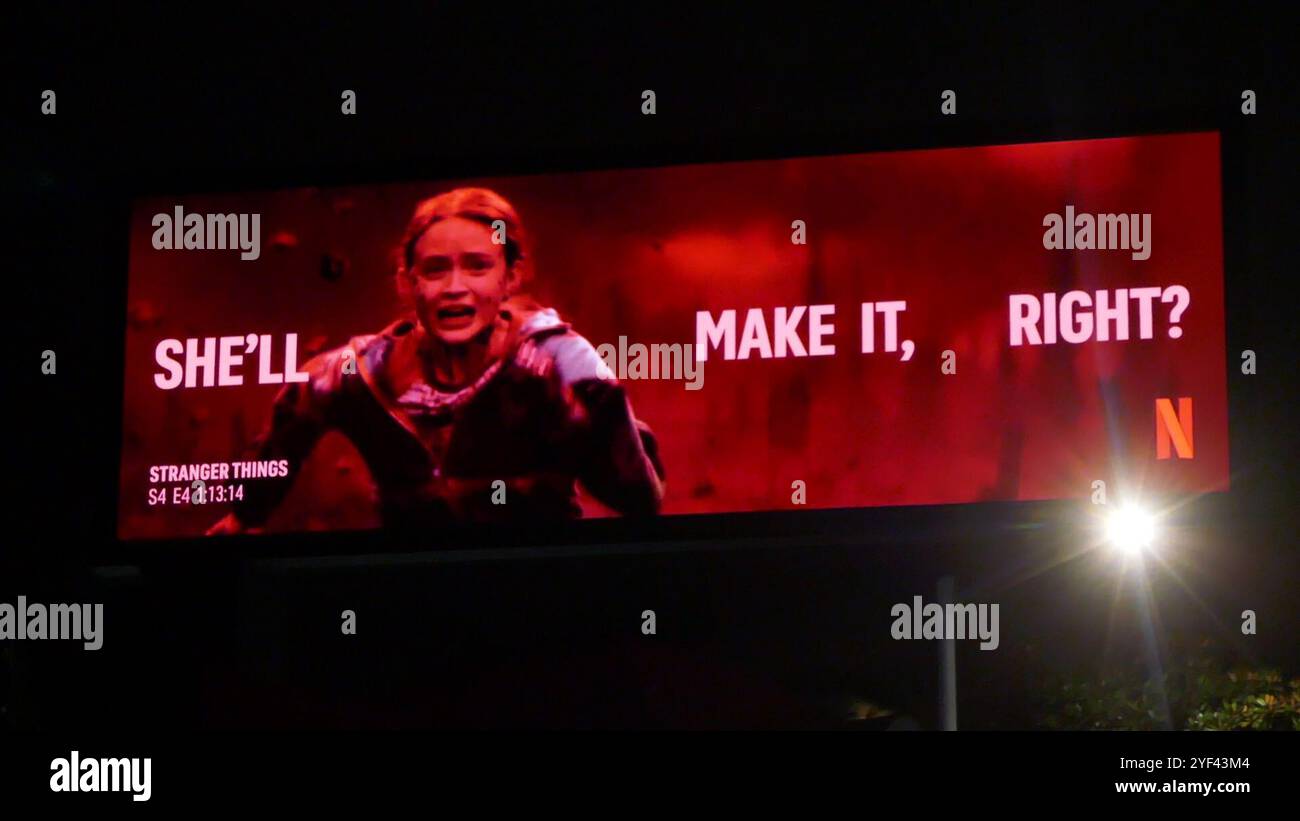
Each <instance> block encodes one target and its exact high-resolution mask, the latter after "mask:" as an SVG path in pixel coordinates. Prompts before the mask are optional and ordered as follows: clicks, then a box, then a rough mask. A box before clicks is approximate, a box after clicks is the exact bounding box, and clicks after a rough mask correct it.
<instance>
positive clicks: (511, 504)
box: [234, 302, 664, 527]
mask: <svg viewBox="0 0 1300 821" xmlns="http://www.w3.org/2000/svg"><path fill="white" fill-rule="evenodd" d="M503 308H504V309H503V311H502V318H501V319H500V320H499V321H498V327H497V328H496V329H494V333H493V335H492V344H491V347H492V349H493V350H494V351H496V352H497V354H498V356H497V359H496V362H495V364H494V365H493V366H492V367H490V368H489V369H488V371H487V372H485V373H484V374H483V376H482V377H481V378H480V379H479V381H478V382H476V383H475V384H474V385H471V386H469V387H468V388H465V389H464V390H461V391H457V392H451V391H448V392H440V391H438V390H437V389H436V388H433V387H430V386H428V385H426V384H424V383H423V382H419V383H417V384H416V385H414V386H411V387H410V388H409V389H406V390H402V389H401V388H400V387H395V386H394V385H393V384H392V380H391V379H390V375H391V374H392V373H394V372H396V371H398V370H399V368H400V367H402V366H403V365H406V366H409V365H410V362H411V359H410V357H412V356H415V355H416V350H417V347H418V344H419V338H420V337H421V331H420V329H419V328H418V326H417V325H416V323H415V321H414V320H404V321H399V322H395V323H393V324H392V325H390V326H389V327H388V328H385V329H384V330H383V331H381V332H380V333H378V334H374V335H370V336H362V337H356V338H353V339H352V340H351V341H350V342H349V343H348V344H347V345H345V346H343V347H341V348H338V349H335V350H332V351H329V352H327V353H324V354H321V355H319V356H317V357H315V358H314V359H312V360H311V361H309V362H308V363H307V364H306V366H305V367H304V370H305V371H306V373H307V374H308V375H309V379H308V381H306V382H299V383H293V384H290V385H286V386H285V388H284V389H283V390H281V391H280V393H279V395H278V396H277V397H276V400H275V404H274V407H273V410H272V417H271V422H270V425H269V426H268V428H267V429H266V431H265V432H264V433H263V434H262V436H261V437H259V439H258V440H257V442H256V443H255V445H254V453H253V455H252V457H251V458H255V459H264V460H272V459H283V460H286V461H287V462H288V464H289V475H288V477H287V478H282V479H280V478H277V479H257V480H251V481H250V482H249V483H248V486H247V487H246V489H245V495H244V499H243V500H242V501H240V502H237V503H236V504H235V506H234V512H235V515H236V517H237V518H238V519H239V520H240V522H241V523H242V524H243V525H244V526H246V527H256V526H260V525H261V524H262V523H263V522H265V520H266V519H267V517H268V516H269V515H270V513H271V511H272V510H273V509H274V508H275V506H276V505H277V504H279V502H280V501H281V500H282V499H283V498H284V496H285V494H286V493H287V492H288V490H289V487H290V485H291V484H292V481H293V478H294V476H295V475H296V474H297V472H298V469H299V467H300V466H301V464H302V462H303V460H304V459H305V458H306V457H307V456H308V454H310V452H311V450H312V448H313V446H314V445H315V444H316V442H317V440H318V439H319V438H320V437H321V436H322V435H323V434H324V433H325V432H326V431H328V430H337V431H339V432H341V433H343V434H344V435H345V436H346V437H347V438H348V439H349V440H351V442H352V444H353V445H354V446H356V448H357V450H358V451H360V453H361V455H362V457H363V458H364V459H365V461H366V464H367V466H368V467H369V469H370V473H371V475H372V476H373V478H374V481H375V485H376V490H377V496H378V501H379V507H380V513H381V516H382V518H383V521H384V525H385V526H399V527H400V526H413V527H425V526H436V525H438V524H445V523H448V522H466V521H469V522H473V521H492V520H513V521H521V522H532V521H545V520H556V519H568V518H576V517H579V516H581V509H580V507H579V505H578V501H577V494H576V490H575V487H574V482H575V480H576V481H581V482H582V484H583V487H584V488H586V489H587V490H588V491H589V492H590V493H591V495H593V496H594V497H596V498H597V499H599V500H600V501H601V502H602V503H604V504H605V505H607V506H608V507H610V508H613V509H614V510H615V511H618V512H619V513H623V514H627V515H648V514H654V513H657V512H658V510H659V506H660V503H661V501H662V499H663V484H662V482H663V477H664V470H663V466H662V465H661V464H660V462H659V459H658V453H657V447H656V443H655V438H654V435H653V434H652V433H651V432H650V429H649V428H648V427H647V426H646V425H644V424H643V423H641V422H639V421H637V420H636V419H635V418H634V416H633V414H632V409H631V405H630V404H629V402H628V399H627V396H626V393H625V391H624V388H623V387H622V386H621V385H620V384H619V383H618V381H617V380H616V379H615V378H614V376H613V374H611V373H609V371H608V369H607V368H605V367H604V366H603V363H601V361H600V359H599V357H598V356H597V355H596V353H595V351H594V349H592V347H591V345H590V343H588V342H587V341H586V340H585V339H583V338H582V337H581V336H579V335H578V334H576V333H574V332H573V331H572V330H571V329H570V327H569V326H568V325H567V324H565V323H563V322H561V321H560V320H559V317H558V316H557V315H556V314H555V312H554V311H550V310H541V309H539V308H537V307H536V306H535V305H531V304H530V303H527V302H516V303H509V302H508V303H506V304H505V306H503ZM399 393H400V394H401V395H398V394H399ZM497 480H501V481H502V482H504V483H505V485H504V489H505V496H504V498H505V504H494V503H493V496H494V490H495V491H497V493H496V494H495V495H496V497H497V500H498V501H499V500H500V498H501V494H500V492H499V491H500V489H501V487H502V486H501V485H495V484H494V483H495V482H496V481H497Z"/></svg>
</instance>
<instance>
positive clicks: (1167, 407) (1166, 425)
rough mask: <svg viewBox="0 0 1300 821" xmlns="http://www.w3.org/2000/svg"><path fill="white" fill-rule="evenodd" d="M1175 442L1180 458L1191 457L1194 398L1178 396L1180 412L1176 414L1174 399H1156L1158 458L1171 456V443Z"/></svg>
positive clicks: (1175, 448)
mask: <svg viewBox="0 0 1300 821" xmlns="http://www.w3.org/2000/svg"><path fill="white" fill-rule="evenodd" d="M1170 442H1172V443H1173V446H1174V450H1176V451H1178V458H1179V459H1191V458H1192V455H1193V449H1192V398H1191V397H1190V396H1180V397H1178V413H1177V415H1175V414H1174V402H1173V400H1172V399H1163V398H1161V399H1157V400H1156V458H1157V459H1168V458H1169V444H1170Z"/></svg>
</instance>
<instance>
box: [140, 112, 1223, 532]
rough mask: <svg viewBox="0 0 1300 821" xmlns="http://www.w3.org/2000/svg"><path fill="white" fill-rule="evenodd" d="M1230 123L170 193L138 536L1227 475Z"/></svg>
mask: <svg viewBox="0 0 1300 821" xmlns="http://www.w3.org/2000/svg"><path fill="white" fill-rule="evenodd" d="M1219 157H1220V141H1219V135H1218V134H1217V133H1214V132H1205V133H1188V134H1171V135H1159V136H1140V137H1122V138H1111V139H1095V140H1077V141H1068V142H1052V143H1034V144H1018V145H1001V146H983V147H971V148H949V149H927V150H920V151H896V152H881V153H870V154H853V155H837V156H821V157H802V158H792V159H780V160H763V161H747V162H730V163H717V164H703V165H679V166H670V167H659V168H640V169H620V170H607V171H587V172H580V173H558V174H543V175H530V176H517V177H499V178H482V179H459V180H454V181H446V182H437V181H434V182H430V181H422V180H421V181H412V182H401V183H385V184H377V185H354V186H347V187H329V188H300V189H292V190H275V191H259V192H235V193H220V194H193V195H188V194H187V195H184V196H169V197H149V198H143V199H138V200H137V201H135V203H134V207H133V215H132V223H131V226H130V232H131V235H130V257H129V278H128V305H127V311H128V318H127V330H126V350H125V385H124V430H123V441H122V458H121V470H120V497H119V511H118V512H119V515H118V534H119V536H120V537H121V538H123V539H138V538H180V537H190V536H200V535H203V534H211V535H220V534H228V533H247V532H301V531H320V530H354V529H369V528H390V527H391V528H402V527H416V528H422V527H431V528H436V527H439V526H442V525H446V524H454V523H465V522H471V523H472V522H491V521H509V522H523V523H532V522H539V523H541V522H549V521H561V520H571V519H577V518H595V517H610V516H625V517H634V518H635V517H648V516H674V515H681V514H735V513H744V512H753V511H790V512H792V513H793V514H795V515H800V512H801V511H809V510H818V509H822V510H824V509H831V508H865V507H889V506H903V505H930V504H959V503H977V502H991V501H1019V500H1045V499H1059V498H1073V497H1085V496H1087V495H1088V493H1089V489H1090V486H1091V482H1093V481H1094V480H1098V479H1101V480H1105V481H1112V480H1117V479H1130V480H1132V479H1137V480H1140V481H1141V482H1142V483H1143V485H1144V486H1145V487H1148V488H1153V489H1158V490H1160V491H1162V492H1168V493H1175V494H1189V493H1201V492H1206V491H1213V490H1222V489H1226V487H1227V483H1228V450H1227V448H1228V438H1227V401H1226V367H1227V365H1226V361H1225V350H1224V294H1223V280H1224V277H1223V226H1222V214H1221V192H1220V159H1219Z"/></svg>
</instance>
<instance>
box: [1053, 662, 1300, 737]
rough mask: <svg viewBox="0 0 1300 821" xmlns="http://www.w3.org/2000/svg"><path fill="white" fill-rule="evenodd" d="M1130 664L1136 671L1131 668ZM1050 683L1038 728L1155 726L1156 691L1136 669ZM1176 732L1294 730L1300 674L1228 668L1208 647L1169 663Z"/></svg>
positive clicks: (1168, 691)
mask: <svg viewBox="0 0 1300 821" xmlns="http://www.w3.org/2000/svg"><path fill="white" fill-rule="evenodd" d="M1134 668H1136V669H1134ZM1141 669H1142V667H1141V665H1140V664H1136V665H1133V667H1132V668H1130V669H1129V670H1126V671H1123V672H1119V673H1113V672H1112V673H1106V674H1102V675H1099V676H1094V677H1086V676H1081V675H1072V676H1064V677H1057V678H1055V679H1053V680H1052V682H1051V685H1050V689H1049V691H1048V695H1047V696H1046V697H1045V698H1043V699H1042V704H1041V705H1040V718H1039V724H1040V726H1043V727H1046V728H1050V729H1058V730H1159V729H1164V723H1163V722H1162V721H1161V720H1160V709H1159V706H1158V705H1159V693H1158V692H1157V690H1156V688H1155V686H1154V683H1153V682H1150V681H1147V680H1146V679H1145V677H1144V676H1143V675H1141V674H1140V673H1139V672H1137V671H1136V670H1141ZM1163 683H1164V690H1165V696H1166V698H1167V699H1168V703H1169V714H1170V721H1171V724H1172V726H1173V728H1174V729H1179V730H1300V679H1293V680H1291V681H1283V678H1282V675H1281V673H1279V672H1278V671H1276V670H1271V669H1263V668H1261V669H1249V668H1243V667H1234V668H1232V669H1227V668H1225V667H1224V666H1223V665H1221V664H1220V663H1218V662H1216V661H1215V660H1214V659H1213V658H1212V657H1211V655H1210V654H1209V653H1208V652H1202V653H1198V654H1195V655H1193V656H1191V657H1188V658H1185V659H1181V660H1175V661H1174V663H1173V664H1171V666H1170V668H1169V670H1168V671H1167V672H1166V673H1165V676H1164V682H1163Z"/></svg>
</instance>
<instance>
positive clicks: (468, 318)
mask: <svg viewBox="0 0 1300 821" xmlns="http://www.w3.org/2000/svg"><path fill="white" fill-rule="evenodd" d="M477 315H478V311H477V310H476V309H475V308H474V306H473V305H446V306H443V307H441V308H439V309H438V313H437V317H438V326H439V327H442V328H447V329H448V330H456V329H459V328H468V327H469V326H470V325H473V324H474V317H475V316H477Z"/></svg>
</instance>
